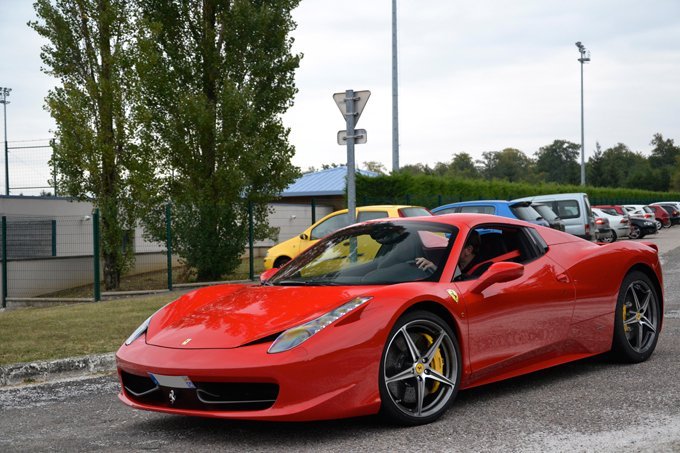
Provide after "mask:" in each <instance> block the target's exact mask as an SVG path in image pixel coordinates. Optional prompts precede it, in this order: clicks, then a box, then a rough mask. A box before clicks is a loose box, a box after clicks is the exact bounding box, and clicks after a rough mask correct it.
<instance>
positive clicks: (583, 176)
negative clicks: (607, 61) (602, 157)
mask: <svg viewBox="0 0 680 453" xmlns="http://www.w3.org/2000/svg"><path fill="white" fill-rule="evenodd" d="M576 47H578V51H579V52H580V54H581V58H579V59H578V61H579V62H580V63H581V185H582V186H585V185H586V161H585V133H584V130H583V63H587V62H589V61H590V51H588V50H586V47H585V46H584V45H583V44H581V41H578V42H576Z"/></svg>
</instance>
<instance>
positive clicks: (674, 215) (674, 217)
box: [650, 204, 680, 225]
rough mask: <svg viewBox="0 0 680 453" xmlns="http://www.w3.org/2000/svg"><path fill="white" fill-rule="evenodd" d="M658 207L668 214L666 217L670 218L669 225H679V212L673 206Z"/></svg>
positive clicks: (663, 205) (662, 205)
mask: <svg viewBox="0 0 680 453" xmlns="http://www.w3.org/2000/svg"><path fill="white" fill-rule="evenodd" d="M650 206H652V205H650ZM658 206H661V207H662V208H664V209H665V210H666V212H668V215H669V216H670V217H671V225H678V224H680V210H678V209H677V208H676V207H675V205H674V204H659V205H658Z"/></svg>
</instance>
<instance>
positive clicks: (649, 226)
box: [628, 217, 659, 239]
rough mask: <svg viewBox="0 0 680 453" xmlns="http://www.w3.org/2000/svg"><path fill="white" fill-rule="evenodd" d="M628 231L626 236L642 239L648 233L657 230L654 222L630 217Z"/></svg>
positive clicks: (654, 232)
mask: <svg viewBox="0 0 680 453" xmlns="http://www.w3.org/2000/svg"><path fill="white" fill-rule="evenodd" d="M628 220H629V221H630V233H629V234H628V237H629V238H631V239H642V238H643V237H645V236H647V235H648V234H656V233H658V232H659V230H658V229H657V228H656V222H653V221H651V220H647V219H641V218H639V217H630V218H629V219H628Z"/></svg>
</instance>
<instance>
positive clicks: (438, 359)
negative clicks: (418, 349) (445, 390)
mask: <svg viewBox="0 0 680 453" xmlns="http://www.w3.org/2000/svg"><path fill="white" fill-rule="evenodd" d="M423 336H424V337H425V339H426V340H427V345H428V346H430V345H432V343H434V339H433V338H432V337H431V336H430V335H428V334H426V333H424V334H423ZM430 368H432V369H433V370H435V371H436V372H437V373H439V374H441V375H443V374H444V357H442V352H441V350H440V349H437V353H436V354H435V355H434V357H433V358H432V362H431V363H430ZM439 385H440V383H439V382H437V381H434V385H432V388H431V389H430V393H434V392H436V391H437V390H439Z"/></svg>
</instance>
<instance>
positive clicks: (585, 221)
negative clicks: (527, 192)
mask: <svg viewBox="0 0 680 453" xmlns="http://www.w3.org/2000/svg"><path fill="white" fill-rule="evenodd" d="M513 201H531V202H532V203H533V202H535V201H536V202H541V203H543V204H548V205H550V206H551V207H552V210H553V211H555V214H557V215H558V216H560V218H561V219H562V220H563V221H564V223H565V227H566V231H567V233H571V234H573V235H575V236H578V237H580V238H583V239H586V240H588V241H592V240H594V239H595V231H596V230H595V218H594V216H593V211H592V210H591V209H590V201H589V200H588V194H585V193H582V192H581V193H555V194H551V195H536V196H533V197H524V198H518V199H516V200H513Z"/></svg>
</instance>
